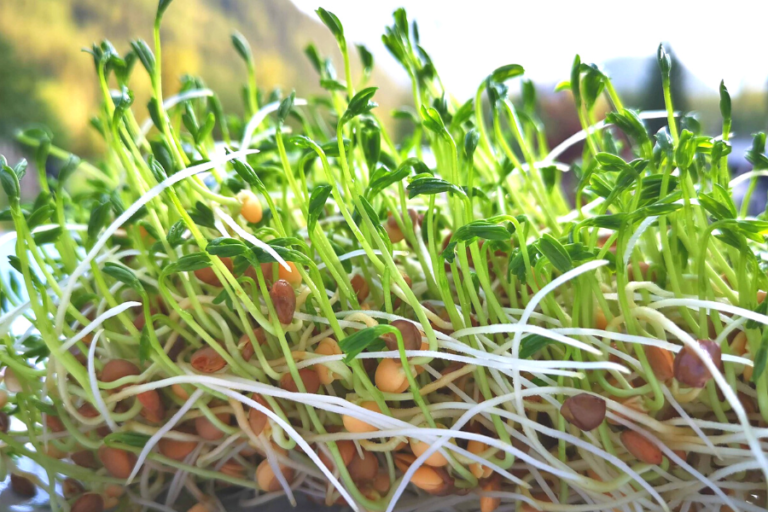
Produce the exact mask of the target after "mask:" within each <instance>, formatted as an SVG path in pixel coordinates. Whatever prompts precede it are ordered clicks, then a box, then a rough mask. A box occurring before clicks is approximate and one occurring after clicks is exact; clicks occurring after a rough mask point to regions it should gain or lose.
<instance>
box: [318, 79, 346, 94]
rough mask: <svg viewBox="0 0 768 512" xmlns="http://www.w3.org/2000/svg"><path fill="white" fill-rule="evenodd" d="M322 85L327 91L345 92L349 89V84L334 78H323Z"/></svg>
mask: <svg viewBox="0 0 768 512" xmlns="http://www.w3.org/2000/svg"><path fill="white" fill-rule="evenodd" d="M320 87H322V88H323V89H325V90H326V91H341V92H344V91H346V90H347V84H345V83H344V82H342V81H340V80H335V79H333V78H323V79H322V80H320Z"/></svg>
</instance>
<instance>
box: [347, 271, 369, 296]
mask: <svg viewBox="0 0 768 512" xmlns="http://www.w3.org/2000/svg"><path fill="white" fill-rule="evenodd" d="M351 283H352V290H354V292H355V295H357V301H358V302H363V301H364V300H365V299H367V298H368V294H369V293H370V291H371V289H370V288H369V287H368V283H367V282H366V280H365V278H364V277H363V276H361V275H360V274H355V277H353V278H352V281H351Z"/></svg>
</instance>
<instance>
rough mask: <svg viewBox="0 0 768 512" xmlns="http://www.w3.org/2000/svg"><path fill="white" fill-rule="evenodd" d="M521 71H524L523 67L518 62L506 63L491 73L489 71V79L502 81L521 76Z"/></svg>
mask: <svg viewBox="0 0 768 512" xmlns="http://www.w3.org/2000/svg"><path fill="white" fill-rule="evenodd" d="M523 73H525V69H524V68H523V66H521V65H520V64H506V65H504V66H501V67H499V68H496V69H495V70H494V71H493V73H491V80H493V81H494V82H498V83H504V82H506V81H507V80H511V79H512V78H515V77H517V76H521V75H522V74H523Z"/></svg>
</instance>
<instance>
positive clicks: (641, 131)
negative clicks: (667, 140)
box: [605, 108, 651, 146]
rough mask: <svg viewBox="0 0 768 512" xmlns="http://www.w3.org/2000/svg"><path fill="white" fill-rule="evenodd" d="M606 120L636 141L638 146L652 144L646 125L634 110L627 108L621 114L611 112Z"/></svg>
mask: <svg viewBox="0 0 768 512" xmlns="http://www.w3.org/2000/svg"><path fill="white" fill-rule="evenodd" d="M605 119H606V121H608V122H609V123H611V124H614V125H616V126H617V127H618V128H619V129H620V130H621V131H623V132H624V133H625V134H626V135H627V136H628V137H629V138H631V139H632V140H634V141H635V143H636V144H637V145H638V146H643V145H647V144H650V143H651V139H650V138H649V137H648V131H647V130H646V129H645V125H644V124H643V122H642V121H641V120H640V118H639V117H638V116H637V112H635V111H634V110H631V109H628V108H625V109H624V110H622V111H621V112H611V113H610V114H608V115H607V116H606V117H605Z"/></svg>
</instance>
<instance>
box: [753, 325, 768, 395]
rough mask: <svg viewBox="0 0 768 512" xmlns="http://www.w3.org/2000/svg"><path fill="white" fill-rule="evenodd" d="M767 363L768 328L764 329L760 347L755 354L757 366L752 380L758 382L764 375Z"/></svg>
mask: <svg viewBox="0 0 768 512" xmlns="http://www.w3.org/2000/svg"><path fill="white" fill-rule="evenodd" d="M766 363H768V329H765V330H764V331H763V337H762V339H761V340H760V348H758V349H757V353H756V354H755V361H754V364H755V367H754V368H753V369H752V382H754V383H757V381H758V380H759V379H760V377H761V376H762V375H763V372H764V371H765V366H766Z"/></svg>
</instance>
